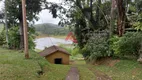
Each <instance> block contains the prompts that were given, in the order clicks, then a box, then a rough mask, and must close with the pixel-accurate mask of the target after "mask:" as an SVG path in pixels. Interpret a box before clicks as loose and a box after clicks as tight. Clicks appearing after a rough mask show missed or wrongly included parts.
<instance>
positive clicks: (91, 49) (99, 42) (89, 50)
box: [84, 35, 111, 62]
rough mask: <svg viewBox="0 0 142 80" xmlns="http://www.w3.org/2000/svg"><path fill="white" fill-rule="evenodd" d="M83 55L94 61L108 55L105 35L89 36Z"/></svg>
mask: <svg viewBox="0 0 142 80" xmlns="http://www.w3.org/2000/svg"><path fill="white" fill-rule="evenodd" d="M85 47H86V50H85V53H84V55H85V57H86V58H87V59H88V61H93V62H94V61H95V60H97V59H99V58H101V57H106V56H110V55H111V54H110V53H109V51H108V50H109V46H108V42H107V39H106V37H101V36H99V35H95V36H93V37H91V38H90V39H89V41H88V43H87V45H86V46H85Z"/></svg>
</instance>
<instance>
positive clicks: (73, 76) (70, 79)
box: [66, 67, 79, 80]
mask: <svg viewBox="0 0 142 80" xmlns="http://www.w3.org/2000/svg"><path fill="white" fill-rule="evenodd" d="M66 80H79V72H78V69H77V67H71V69H70V70H69V72H68V74H67V76H66Z"/></svg>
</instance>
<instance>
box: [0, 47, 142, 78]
mask: <svg viewBox="0 0 142 80" xmlns="http://www.w3.org/2000/svg"><path fill="white" fill-rule="evenodd" d="M71 66H76V67H77V68H78V70H79V76H80V80H96V77H97V75H96V74H95V73H96V71H99V72H101V73H103V74H106V75H107V76H109V77H110V78H112V80H142V64H139V63H138V62H136V60H124V59H123V60H120V61H119V62H118V63H116V64H115V65H114V66H111V67H110V66H106V65H89V64H86V63H85V61H84V60H75V62H74V63H73V64H72V65H53V64H49V63H48V61H47V60H45V59H44V58H42V57H40V56H39V55H38V54H37V53H36V52H34V51H30V59H25V58H24V53H21V52H20V51H14V50H7V49H3V48H0V80H65V77H66V75H67V73H68V71H69V69H70V67H71ZM42 70H43V72H44V74H43V75H41V76H39V75H38V73H37V72H38V71H42Z"/></svg>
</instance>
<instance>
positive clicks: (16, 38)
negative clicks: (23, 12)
mask: <svg viewBox="0 0 142 80" xmlns="http://www.w3.org/2000/svg"><path fill="white" fill-rule="evenodd" d="M28 30H29V32H28V33H29V34H28V42H29V49H34V48H35V43H34V42H33V41H34V39H35V29H34V28H33V27H29V28H28ZM9 47H10V48H12V49H19V48H20V35H19V28H18V27H11V28H10V29H9Z"/></svg>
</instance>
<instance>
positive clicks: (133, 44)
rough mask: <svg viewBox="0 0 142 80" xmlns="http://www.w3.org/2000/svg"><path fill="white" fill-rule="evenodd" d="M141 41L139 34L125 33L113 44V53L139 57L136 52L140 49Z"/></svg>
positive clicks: (141, 35)
mask: <svg viewBox="0 0 142 80" xmlns="http://www.w3.org/2000/svg"><path fill="white" fill-rule="evenodd" d="M141 41H142V33H141V32H127V33H126V34H125V35H124V36H123V37H121V38H120V39H119V40H118V41H117V42H116V43H115V49H114V51H115V53H116V54H118V55H120V56H124V55H134V56H139V54H138V51H139V49H140V43H141Z"/></svg>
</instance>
